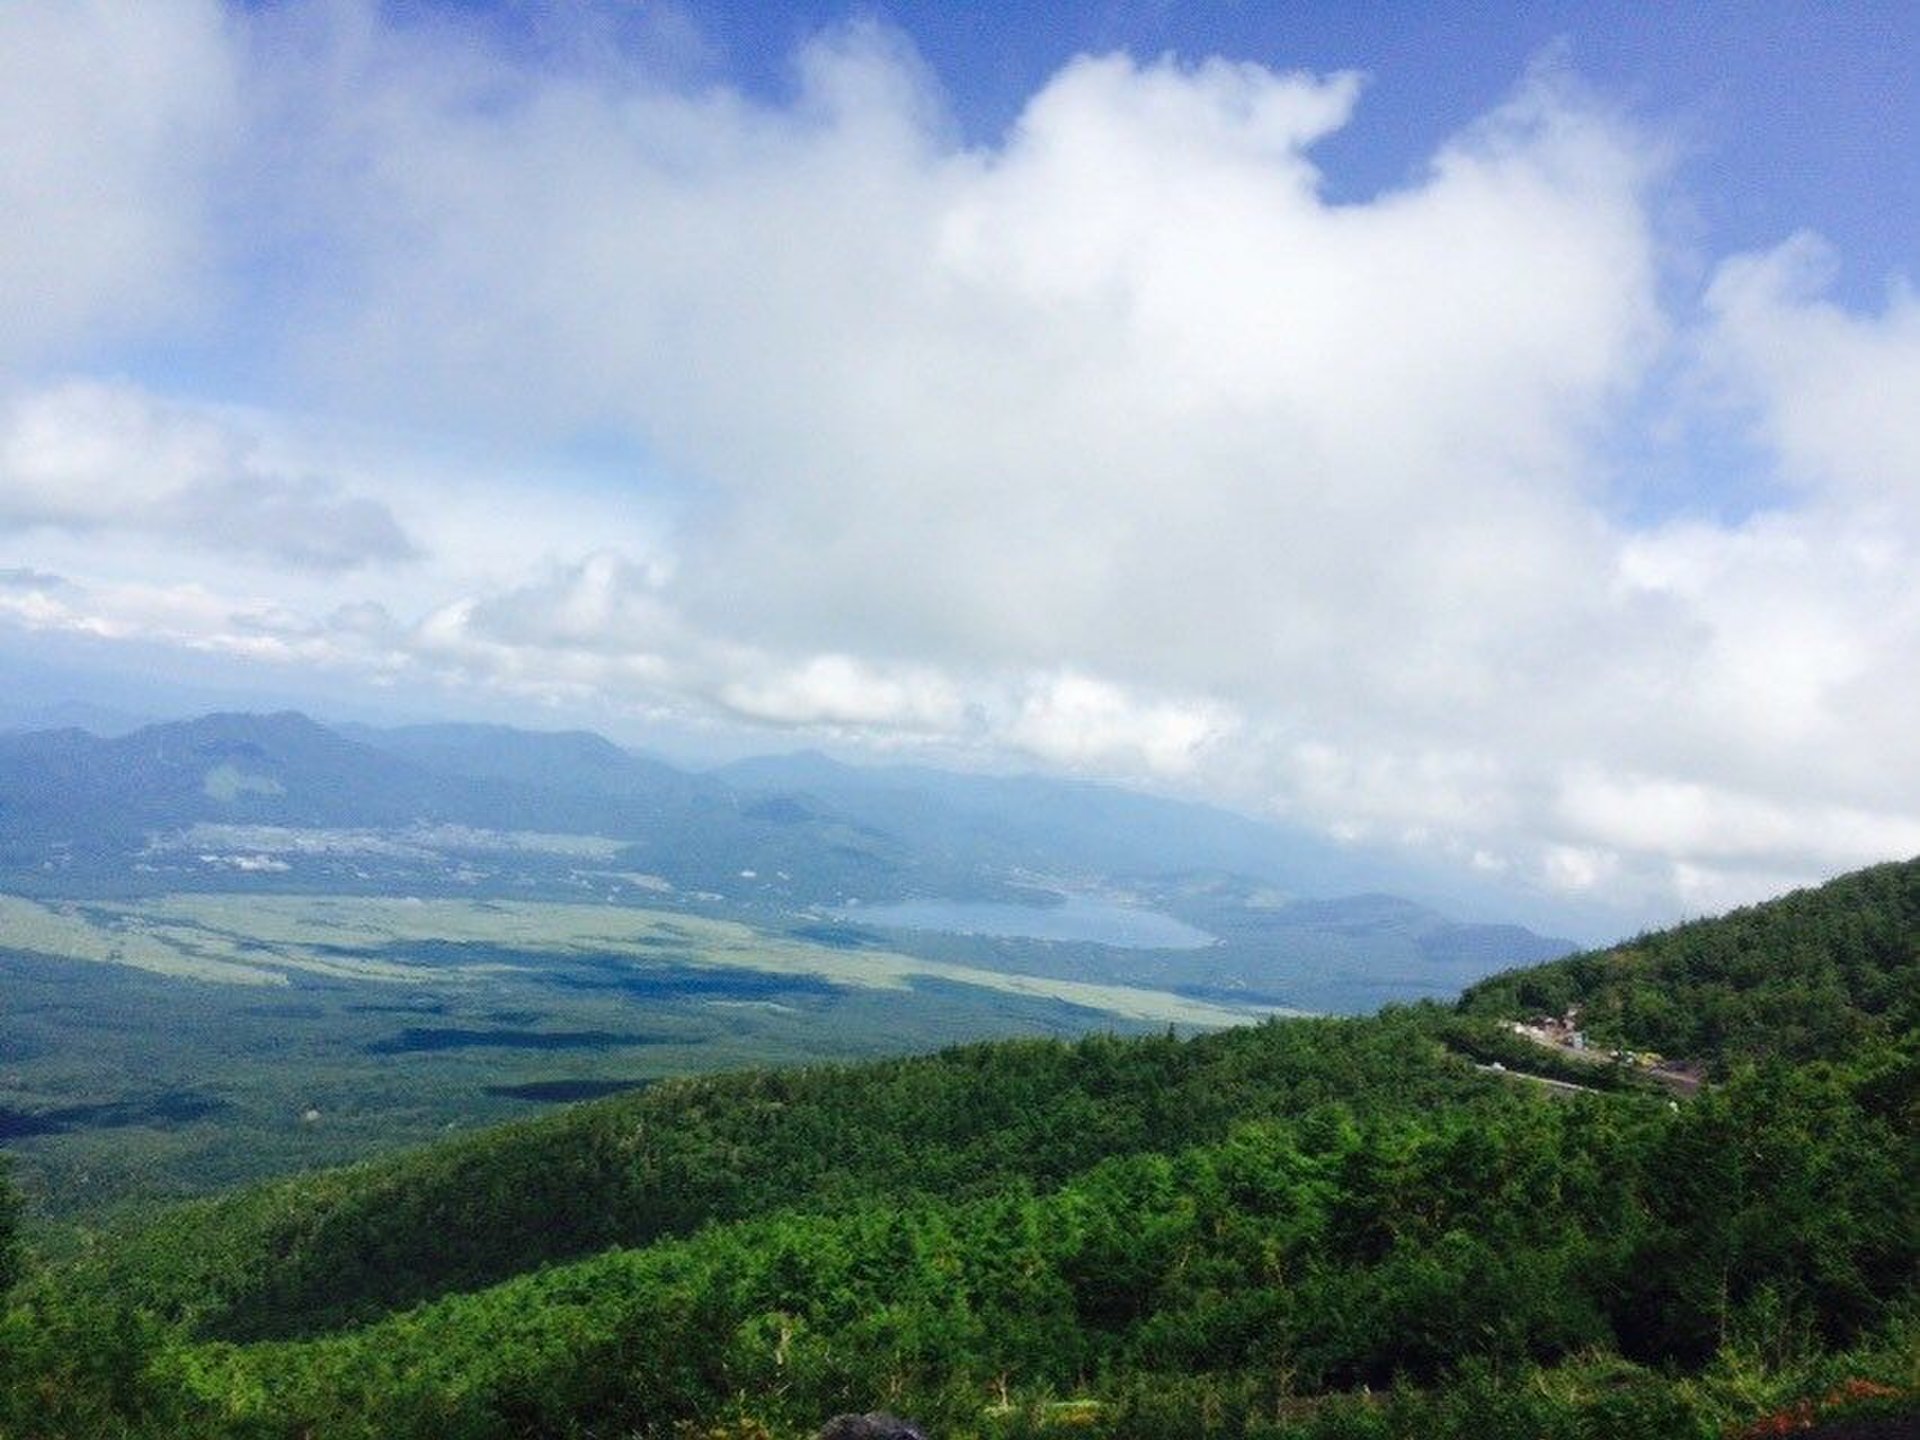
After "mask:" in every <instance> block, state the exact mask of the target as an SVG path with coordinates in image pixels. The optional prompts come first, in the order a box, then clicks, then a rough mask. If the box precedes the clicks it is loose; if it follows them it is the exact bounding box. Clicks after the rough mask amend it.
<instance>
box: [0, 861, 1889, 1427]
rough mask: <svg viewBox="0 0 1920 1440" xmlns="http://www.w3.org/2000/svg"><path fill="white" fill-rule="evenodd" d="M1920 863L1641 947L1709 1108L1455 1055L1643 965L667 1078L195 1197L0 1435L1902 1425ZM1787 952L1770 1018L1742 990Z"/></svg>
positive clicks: (51, 1270) (77, 1288)
mask: <svg viewBox="0 0 1920 1440" xmlns="http://www.w3.org/2000/svg"><path fill="white" fill-rule="evenodd" d="M1910 887H1911V870H1910V867H1897V868H1892V869H1888V870H1883V871H1875V872H1868V873H1866V874H1864V875H1862V876H1857V877H1852V878H1851V879H1849V880H1848V881H1843V882H1839V883H1838V884H1837V885H1835V886H1830V887H1827V888H1826V889H1825V890H1822V891H1819V892H1813V893H1812V894H1809V895H1802V896H1795V897H1790V898H1789V899H1788V900H1786V901H1783V902H1779V909H1778V910H1777V911H1775V909H1774V907H1759V908H1757V909H1755V910H1752V911H1747V912H1742V913H1741V914H1739V915H1736V916H1733V917H1730V918H1729V920H1728V921H1726V922H1718V923H1722V924H1724V925H1725V926H1726V927H1727V930H1726V932H1725V933H1724V934H1718V933H1716V932H1715V928H1714V926H1713V925H1711V924H1709V925H1703V926H1689V927H1685V928H1684V929H1683V930H1680V931H1676V932H1672V933H1670V934H1668V935H1665V936H1654V937H1646V938H1645V939H1643V940H1641V941H1639V942H1636V944H1635V945H1634V946H1633V947H1632V949H1633V951H1634V952H1635V953H1636V954H1638V955H1641V956H1644V957H1648V958H1646V959H1644V960H1642V961H1636V962H1634V964H1635V965H1637V966H1638V967H1639V969H1638V970H1637V971H1636V972H1635V975H1634V980H1633V989H1632V992H1631V993H1634V994H1636V995H1641V996H1642V998H1641V999H1638V1000H1636V1001H1635V1002H1634V1004H1633V1005H1632V1006H1629V1005H1626V1004H1625V1003H1623V1004H1622V1005H1621V1007H1620V1011H1619V1015H1620V1019H1619V1023H1620V1024H1621V1026H1622V1027H1623V1032H1622V1033H1623V1034H1627V1035H1631V1036H1632V1037H1633V1038H1635V1039H1637V1040H1639V1041H1640V1043H1648V1041H1647V1040H1646V1039H1645V1038H1644V1037H1642V1036H1640V1035H1639V1034H1638V1033H1637V1032H1634V1031H1633V1030H1632V1028H1631V1023H1632V1020H1633V1018H1634V1017H1637V1016H1639V1015H1640V1014H1641V1013H1643V1011H1645V1010H1647V1007H1648V1006H1650V1005H1651V1003H1652V1001H1651V999H1649V998H1646V997H1658V998H1660V999H1662V1000H1663V1001H1664V1002H1665V1009H1664V1011H1662V1012H1661V1013H1664V1014H1665V1015H1666V1016H1667V1017H1668V1021H1667V1023H1669V1024H1670V1025H1671V1026H1672V1027H1673V1028H1672V1029H1671V1031H1670V1032H1669V1033H1670V1034H1671V1035H1672V1036H1673V1037H1675V1038H1677V1039H1679V1040H1681V1041H1685V1040H1687V1039H1688V1038H1689V1037H1703V1038H1702V1041H1701V1044H1700V1047H1699V1050H1698V1054H1699V1056H1700V1058H1702V1059H1705V1060H1711V1061H1713V1062H1714V1064H1715V1066H1716V1078H1715V1079H1714V1080H1713V1081H1712V1082H1711V1083H1709V1084H1708V1085H1707V1086H1706V1088H1705V1089H1704V1090H1703V1091H1702V1092H1701V1093H1700V1095H1699V1096H1698V1098H1696V1099H1693V1100H1691V1101H1687V1102H1684V1103H1683V1102H1676V1101H1673V1100H1670V1099H1669V1098H1667V1097H1666V1096H1665V1095H1664V1094H1648V1093H1641V1092H1637V1091H1634V1090H1624V1091H1621V1092H1618V1093H1587V1094H1581V1093H1569V1092H1565V1091H1551V1090H1549V1089H1547V1088H1546V1087H1543V1086H1540V1085H1537V1084H1535V1083H1533V1082H1532V1081H1530V1080H1528V1079H1526V1078H1524V1077H1521V1076H1516V1075H1514V1074H1512V1073H1511V1072H1509V1073H1506V1074H1501V1073H1498V1072H1495V1071H1491V1070H1487V1069H1481V1068H1479V1067H1476V1066H1475V1065H1474V1064H1473V1063H1471V1062H1470V1061H1469V1060H1468V1059H1465V1058H1462V1057H1461V1056H1459V1055H1457V1054H1455V1053H1452V1052H1451V1051H1450V1050H1449V1049H1448V1047H1447V1045H1446V1043H1444V1042H1445V1041H1446V1040H1447V1039H1448V1038H1450V1037H1452V1036H1455V1035H1457V1034H1458V1033H1459V1027H1460V1025H1461V1024H1462V1023H1467V1024H1484V1023H1490V1019H1489V1017H1492V1016H1494V1015H1496V1014H1498V1013H1504V1012H1503V1010H1502V1007H1513V1006H1517V1007H1521V1008H1526V1007H1532V1006H1544V1005H1547V1004H1549V1003H1553V1004H1559V1005H1562V1006H1564V1005H1565V1004H1569V1003H1584V1004H1586V1005H1587V1006H1589V1007H1593V1008H1595V1009H1599V1008H1601V1007H1603V1006H1605V1005H1606V1004H1607V1000H1606V996H1607V995H1608V994H1609V993H1612V992H1610V991H1609V990H1608V989H1607V977H1608V976H1609V975H1611V974H1613V973H1614V972H1613V971H1610V970H1609V969H1608V966H1609V964H1614V965H1615V969H1616V970H1617V969H1618V968H1619V967H1618V964H1617V962H1609V961H1607V960H1606V959H1605V958H1604V957H1586V958H1583V959H1581V960H1576V961H1573V962H1566V963H1564V964H1560V965H1554V966H1548V967H1542V969H1541V970H1539V971H1536V972H1527V973H1522V974H1518V975H1515V976H1509V977H1503V978H1502V980H1500V981H1499V982H1497V983H1496V984H1492V985H1489V986H1488V987H1486V988H1485V989H1483V990H1482V991H1480V992H1478V993H1477V994H1475V995H1474V996H1472V997H1470V998H1469V999H1468V1001H1467V1002H1465V1013H1464V1014H1461V1013H1455V1012H1451V1011H1444V1010H1441V1009H1439V1008H1437V1007H1415V1008H1411V1009H1401V1010H1392V1011H1388V1012H1385V1013H1383V1014H1382V1015H1380V1016H1378V1017H1375V1018H1371V1019H1364V1020H1285V1021H1273V1022H1269V1023H1266V1024H1263V1025H1258V1026H1252V1027H1248V1028H1245V1029H1240V1030H1233V1031H1227V1032H1222V1033H1218V1034H1214V1035H1210V1036H1205V1037H1201V1038H1197V1039H1193V1040H1185V1041H1182V1040H1175V1039H1172V1038H1170V1037H1169V1038H1152V1037H1149V1038H1144V1039H1131V1040H1122V1039H1116V1038H1112V1037H1093V1038H1089V1039H1086V1040H1083V1041H1080V1042H1076V1043H1072V1044H1066V1043H1060V1042H1036V1041H1027V1042H1014V1043H1009V1044H999V1045H978V1046H969V1047H964V1048H961V1049H957V1050H951V1051H948V1052H945V1053H943V1054H941V1055H937V1056H932V1057H928V1058H924V1059H917V1060H901V1061H889V1062H885V1063H882V1064H876V1065H868V1066H857V1067H819V1068H812V1069H804V1070H796V1071H787V1072H753V1073H745V1074H740V1075H733V1076H724V1077H717V1078H710V1079H696V1080H687V1081H677V1082H673V1083H670V1084H665V1085H661V1086H658V1087H656V1088H654V1089H653V1090H650V1091H648V1092H646V1093H644V1094H641V1095H638V1096H628V1097H621V1098H617V1099H613V1100H608V1101H603V1102H598V1103H595V1104H592V1105H587V1106H582V1107H579V1108H577V1109H574V1110H572V1111H569V1112H567V1113H565V1114H563V1115H560V1116H556V1117H552V1118H550V1119H548V1120H546V1121H542V1122H536V1123H531V1124H526V1125H521V1126H515V1127H510V1128H506V1129H502V1130H498V1131H493V1132H489V1133H487V1134H484V1135H480V1136H476V1137H472V1138H470V1139H467V1140H463V1141H461V1142H458V1143H456V1144H452V1145H447V1146H441V1147H436V1148H431V1149H428V1150H424V1151H420V1152H416V1153H413V1154H409V1155H402V1156H397V1157H394V1158H391V1159H389V1160H386V1161H383V1162H379V1163H376V1164H371V1165H366V1166H361V1167H357V1168H355V1169H351V1170H346V1171H337V1172H331V1173H327V1174H321V1175H316V1176H312V1177H308V1178H305V1179H301V1180H296V1181H291V1182H286V1183H283V1184H279V1185H274V1186H268V1187H263V1188H259V1189H256V1190H252V1191H248V1192H244V1193H240V1194H236V1195H234V1196H231V1197H227V1198H224V1199H220V1200H216V1201H212V1202H205V1203H201V1204H197V1205H194V1206H191V1207H187V1208H185V1209H182V1210H180V1211H177V1212H175V1213H173V1214H171V1215H168V1216H166V1217H164V1218H162V1219H161V1220H160V1221H159V1222H157V1223H155V1224H153V1225H150V1226H148V1227H147V1228H145V1229H142V1230H140V1231H138V1232H135V1233H131V1234H126V1235H116V1236H100V1237H94V1238H93V1239H92V1240H91V1242H90V1243H88V1244H87V1245H86V1246H84V1247H82V1251H81V1253H79V1254H77V1255H76V1256H75V1257H74V1258H72V1259H70V1260H67V1261H65V1262H63V1263H60V1264H46V1263H43V1264H41V1265H40V1266H38V1267H37V1268H36V1269H34V1270H33V1271H32V1273H29V1274H28V1275H27V1276H26V1278H25V1279H24V1280H22V1281H21V1282H20V1283H18V1284H17V1285H16V1287H15V1290H14V1293H13V1297H12V1302H11V1306H10V1308H9V1310H8V1313H7V1315H6V1318H5V1321H4V1327H3V1328H0V1397H3V1398H0V1434H5V1435H7V1436H9V1437H14V1436H19V1437H26V1436H40V1435H45V1436H89V1437H92V1436H111V1435H121V1436H162V1435H164V1436H176V1435H177V1436H189V1437H190V1436H202V1437H208V1440H211V1437H222V1436H247V1437H268V1436H286V1437H294V1436H315V1437H330V1436H352V1437H369V1440H371V1437H375V1436H380V1437H387V1436H421V1437H427V1436H432V1437H442V1436H454V1437H493V1436H499V1437H506V1436H525V1435H554V1436H563V1435H571V1436H628V1435H673V1436H677V1437H678V1436H687V1435H691V1434H694V1433H709V1434H718V1435H721V1436H723V1437H732V1440H761V1437H764V1436H767V1435H771V1436H774V1437H782V1440H784V1437H789V1436H799V1435H802V1434H805V1433H807V1432H809V1431H811V1430H812V1429H813V1428H814V1427H815V1426H817V1425H818V1424H819V1422H820V1421H821V1420H822V1419H824V1418H825V1417H826V1416H828V1415H830V1414H833V1413H836V1412H839V1411H846V1410H867V1409H873V1408H877V1407H880V1406H885V1407H887V1408H890V1409H893V1410H896V1411H900V1412H903V1413H906V1414H909V1415H912V1416H913V1417H914V1418H915V1419H916V1420H918V1421H919V1422H920V1423H921V1424H922V1425H923V1426H925V1427H926V1428H927V1429H928V1433H929V1434H931V1435H935V1436H937V1437H946V1436H970V1437H1000V1436H1005V1437H1013V1436H1026V1435H1042V1434H1064V1433H1088V1434H1094V1435H1115V1436H1122V1435H1125V1436H1155V1435H1167V1436H1173V1435H1179V1436H1183V1437H1185V1436H1194V1435H1207V1436H1212V1435H1220V1436H1227V1435H1233V1436H1241V1435H1261V1436H1273V1437H1276V1440H1277V1437H1281V1436H1289V1435H1299V1436H1322V1437H1332V1436H1404V1437H1413V1436H1422V1437H1425V1436H1459V1437H1467V1436H1472V1437H1476V1440H1479V1437H1487V1440H1499V1437H1505V1436H1513V1437H1519V1436H1541V1435H1546V1436H1568V1437H1572V1436H1600V1435H1605V1436H1647V1437H1654V1436H1660V1437H1666V1436H1699V1437H1702V1440H1705V1437H1708V1436H1722V1435H1746V1436H1755V1437H1757V1436H1759V1435H1762V1434H1773V1433H1784V1429H1785V1428H1789V1427H1791V1426H1793V1425H1797V1424H1798V1423H1799V1421H1800V1420H1801V1419H1808V1420H1811V1419H1813V1418H1816V1417H1824V1416H1833V1415H1841V1414H1852V1413H1856V1412H1858V1413H1873V1412H1881V1411H1884V1412H1897V1413H1910V1412H1911V1411H1912V1410H1913V1409H1914V1408H1915V1406H1916V1403H1920V1373H1916V1365H1917V1364H1920V1362H1917V1361H1916V1356H1920V1315H1917V1314H1916V1310H1915V1293H1916V1291H1915V1281H1916V1262H1917V1261H1920V1208H1917V1207H1916V1199H1915V1189H1916V1187H1915V1186H1914V1185H1913V1183H1912V1179H1913V1176H1914V1175H1915V1174H1920V1136H1917V1134H1916V1126H1915V1113H1914V1109H1913V1104H1912V1098H1911V1097H1912V1095H1913V1093H1914V1087H1913V1075H1914V1069H1915V1066H1914V1035H1913V1030H1912V1023H1911V1008H1910V1006H1911V996H1912V993H1913V988H1914V986H1915V983H1916V979H1920V964H1917V963H1916V959H1915V956H1916V949H1915V944H1914V941H1915V937H1916V931H1915V927H1914V924H1913V921H1912V918H1911V917H1912V915H1913V911H1912V910H1911V909H1908V910H1899V909H1897V908H1894V905H1895V902H1894V900H1893V898H1892V897H1895V896H1904V895H1909V894H1911V888H1910ZM1872 897H1882V899H1884V901H1885V907H1886V908H1875V909H1874V910H1872V912H1871V914H1870V915H1869V916H1863V917H1862V918H1861V919H1860V920H1859V921H1858V922H1857V923H1852V924H1849V923H1846V922H1845V920H1844V918H1843V917H1844V915H1845V913H1846V912H1847V910H1848V908H1849V907H1850V906H1852V905H1854V904H1856V903H1862V904H1864V903H1866V902H1867V901H1868V900H1869V899H1871V898H1872ZM1782 937H1792V940H1791V945H1792V947H1795V948H1790V949H1788V950H1786V951H1783V952H1782V957H1783V958H1782V961H1781V964H1780V966H1779V967H1768V966H1765V965H1761V964H1759V963H1757V957H1760V956H1763V955H1764V954H1765V953H1767V948H1768V947H1769V946H1772V945H1774V944H1777V943H1787V942H1785V941H1784V940H1783V939H1782ZM1829 939H1831V941H1832V943H1831V944H1829V943H1828V941H1829ZM1697 956H1706V957H1715V958H1712V959H1710V960H1701V961H1698V962H1692V961H1689V960H1688V959H1687V958H1686V957H1697ZM1729 957H1747V959H1745V960H1743V961H1742V962H1741V963H1737V964H1736V963H1734V960H1733V959H1732V958H1729ZM1750 962H1751V963H1750ZM1583 967H1585V968H1583ZM1667 967H1671V969H1669V968H1667ZM1809 976H1817V977H1821V978H1820V982H1819V983H1820V985H1822V986H1824V987H1826V990H1825V999H1824V1001H1823V1002H1822V1003H1823V1005H1824V1006H1825V1011H1824V1012H1823V1018H1821V1020H1820V1023H1819V1025H1818V1026H1817V1027H1815V1028H1811V1029H1809V1030H1808V1031H1807V1032H1806V1033H1805V1034H1803V1035H1796V1036H1795V1038H1794V1039H1793V1041H1792V1044H1791V1046H1771V1045H1767V1044H1761V1043H1759V1042H1758V1040H1757V1039H1756V1038H1755V1037H1756V1036H1757V1035H1758V1034H1760V1033H1761V1031H1762V1030H1763V1029H1764V1027H1763V1026H1762V1024H1761V1022H1760V1021H1759V1020H1757V1019H1756V1020H1752V1021H1739V1022H1736V1021H1733V1020H1730V1019H1728V1018H1727V1017H1738V1016H1741V1015H1752V1016H1764V1015H1767V1014H1772V1013H1775V1012H1774V1011H1773V1010H1772V1009H1771V1008H1770V1007H1773V1006H1775V1005H1776V1004H1777V1003H1778V1001H1777V998H1776V996H1777V993H1782V992H1786V991H1790V990H1792V989H1793V988H1795V987H1797V986H1800V985H1802V984H1805V983H1809V982H1807V981H1806V978H1805V977H1809ZM1643 992H1644V993H1643ZM1889 997H1891V998H1889ZM1902 997H1904V998H1902ZM1649 1013H1651V1012H1649ZM1714 1017H1720V1018H1714ZM1834 1017H1838V1018H1834ZM1848 1017H1855V1018H1848ZM1668 1043H1669V1046H1670V1047H1671V1048H1673V1049H1674V1050H1675V1051H1676V1052H1677V1051H1680V1050H1681V1049H1682V1048H1683V1046H1682V1045H1678V1044H1674V1043H1673V1041H1672V1040H1669V1042H1668ZM1768 1427H1773V1428H1768Z"/></svg>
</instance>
